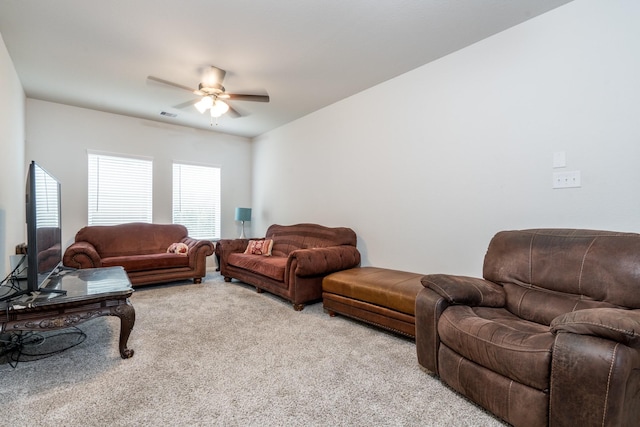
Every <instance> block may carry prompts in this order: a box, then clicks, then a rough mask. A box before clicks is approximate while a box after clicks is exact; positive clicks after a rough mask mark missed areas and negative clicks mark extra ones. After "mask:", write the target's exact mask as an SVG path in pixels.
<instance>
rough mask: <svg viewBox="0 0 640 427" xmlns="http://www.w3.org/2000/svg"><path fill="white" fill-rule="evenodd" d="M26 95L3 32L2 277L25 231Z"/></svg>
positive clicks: (0, 120) (0, 51) (0, 107)
mask: <svg viewBox="0 0 640 427" xmlns="http://www.w3.org/2000/svg"><path fill="white" fill-rule="evenodd" d="M25 99H26V98H25V95H24V91H23V89H22V85H21V84H20V79H19V78H18V74H17V73H16V70H15V68H14V66H13V62H12V61H11V57H10V56H9V52H8V51H7V48H6V46H5V44H4V40H3V39H2V35H0V153H2V154H1V155H0V276H2V277H0V280H2V279H3V278H4V277H5V276H6V274H7V273H9V269H10V265H9V255H12V254H14V253H15V246H16V245H18V244H20V243H24V242H26V241H27V237H26V234H25V231H26V227H25V209H24V191H25V179H26V169H25V160H24V150H25V147H24V145H25V143H24V135H25Z"/></svg>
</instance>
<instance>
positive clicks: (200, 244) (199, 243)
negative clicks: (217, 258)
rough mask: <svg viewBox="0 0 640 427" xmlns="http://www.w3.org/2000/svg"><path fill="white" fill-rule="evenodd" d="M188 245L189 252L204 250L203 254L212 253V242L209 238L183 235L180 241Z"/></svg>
mask: <svg viewBox="0 0 640 427" xmlns="http://www.w3.org/2000/svg"><path fill="white" fill-rule="evenodd" d="M180 242H181V243H184V244H185V245H187V246H188V247H189V253H191V252H192V251H193V252H204V256H209V255H213V249H214V246H213V242H211V241H210V240H201V239H194V238H192V237H185V238H183V239H182V240H181V241H180Z"/></svg>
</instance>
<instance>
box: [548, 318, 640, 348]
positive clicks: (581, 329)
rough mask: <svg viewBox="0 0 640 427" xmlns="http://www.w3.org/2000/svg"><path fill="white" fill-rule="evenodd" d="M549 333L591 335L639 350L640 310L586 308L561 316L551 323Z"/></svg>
mask: <svg viewBox="0 0 640 427" xmlns="http://www.w3.org/2000/svg"><path fill="white" fill-rule="evenodd" d="M550 327H551V332H553V333H554V334H557V333H559V332H570V333H574V334H580V335H591V336H595V337H600V338H605V339H608V340H612V341H616V342H620V343H622V344H625V345H626V346H629V347H633V348H640V310H623V309H619V308H588V309H584V310H577V311H572V312H569V313H565V314H561V315H560V316H558V317H556V318H555V319H553V321H552V322H551V325H550Z"/></svg>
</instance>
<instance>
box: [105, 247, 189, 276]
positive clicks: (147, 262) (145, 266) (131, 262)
mask: <svg viewBox="0 0 640 427" xmlns="http://www.w3.org/2000/svg"><path fill="white" fill-rule="evenodd" d="M118 265H121V266H122V267H124V269H125V270H126V271H127V272H131V271H146V270H159V269H163V268H174V267H189V257H186V256H184V255H180V254H174V253H167V252H162V253H158V254H147V255H127V256H113V257H108V258H102V266H103V267H114V266H118Z"/></svg>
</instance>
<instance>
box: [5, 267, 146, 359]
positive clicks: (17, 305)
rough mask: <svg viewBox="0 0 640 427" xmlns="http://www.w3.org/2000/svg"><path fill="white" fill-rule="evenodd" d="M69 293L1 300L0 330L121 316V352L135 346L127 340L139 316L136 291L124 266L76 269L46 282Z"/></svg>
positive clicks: (33, 328)
mask: <svg viewBox="0 0 640 427" xmlns="http://www.w3.org/2000/svg"><path fill="white" fill-rule="evenodd" d="M46 287H47V288H49V289H61V290H64V291H66V294H55V293H53V294H50V293H42V294H39V295H36V296H28V295H25V296H22V297H20V298H19V299H17V300H14V301H10V302H2V303H0V325H1V328H0V332H13V331H42V330H53V329H62V328H68V327H71V326H75V325H78V324H80V323H83V322H86V321H87V320H91V319H95V318H97V317H101V316H117V317H119V318H120V342H119V349H120V356H121V357H122V358H123V359H128V358H130V357H131V356H133V350H131V349H129V348H127V341H128V340H129V335H130V334H131V330H132V329H133V325H134V323H135V320H136V313H135V310H134V309H133V305H131V302H130V301H129V297H130V296H131V294H132V293H133V288H132V287H131V282H130V281H129V277H128V276H127V274H126V272H125V271H124V269H123V268H122V267H107V268H89V269H83V270H73V271H69V272H66V274H64V272H63V274H61V275H59V276H58V277H56V278H54V279H52V280H51V281H50V283H49V284H47V286H46Z"/></svg>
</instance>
